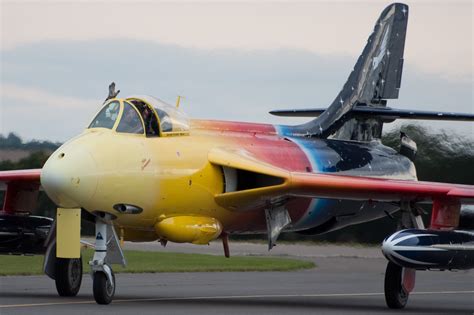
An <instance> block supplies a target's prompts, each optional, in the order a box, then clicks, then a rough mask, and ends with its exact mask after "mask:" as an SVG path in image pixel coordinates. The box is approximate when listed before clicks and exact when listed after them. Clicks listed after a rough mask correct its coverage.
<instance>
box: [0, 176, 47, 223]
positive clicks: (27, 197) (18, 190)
mask: <svg viewBox="0 0 474 315" xmlns="http://www.w3.org/2000/svg"><path fill="white" fill-rule="evenodd" d="M40 176H41V169H30V170H17V171H1V172H0V191H2V190H4V191H5V199H4V203H3V209H2V210H3V211H4V212H5V213H8V214H12V213H15V212H30V213H31V212H33V210H34V209H35V206H36V200H37V197H38V191H39V188H40Z"/></svg>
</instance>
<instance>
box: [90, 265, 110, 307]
mask: <svg viewBox="0 0 474 315" xmlns="http://www.w3.org/2000/svg"><path fill="white" fill-rule="evenodd" d="M105 266H106V267H108V266H107V265H105ZM93 291H94V299H95V301H96V302H97V304H110V302H112V299H113V298H114V294H115V275H114V273H113V271H112V269H110V275H108V274H107V273H105V272H103V271H96V272H94V275H93Z"/></svg>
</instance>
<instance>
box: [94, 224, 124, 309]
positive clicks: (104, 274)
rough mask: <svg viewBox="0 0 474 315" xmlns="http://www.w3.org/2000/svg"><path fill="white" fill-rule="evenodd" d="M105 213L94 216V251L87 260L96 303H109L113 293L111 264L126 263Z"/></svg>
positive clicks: (113, 280) (113, 277)
mask: <svg viewBox="0 0 474 315" xmlns="http://www.w3.org/2000/svg"><path fill="white" fill-rule="evenodd" d="M109 219H110V218H108V217H107V215H105V216H102V217H99V216H97V217H96V223H95V231H96V232H95V235H96V237H95V253H94V257H93V258H92V260H91V261H90V262H89V265H90V266H91V274H92V279H93V293H94V299H95V301H96V302H97V303H98V304H110V303H111V302H112V300H113V298H114V294H115V287H116V284H115V275H114V273H113V270H112V267H111V265H112V264H121V265H123V266H125V265H126V262H125V257H124V255H123V252H122V249H121V248H120V245H119V240H118V237H117V234H116V233H115V230H114V227H113V225H112V224H111V223H110V221H109Z"/></svg>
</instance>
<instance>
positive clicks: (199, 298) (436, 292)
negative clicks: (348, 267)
mask: <svg viewBox="0 0 474 315" xmlns="http://www.w3.org/2000/svg"><path fill="white" fill-rule="evenodd" d="M443 294H474V291H426V292H412V293H410V295H443ZM383 295H384V293H379V292H375V293H370V292H369V293H327V294H325V293H323V294H262V295H222V296H190V297H175V298H143V299H116V300H114V301H113V303H114V304H115V303H136V302H160V301H164V302H169V301H193V300H225V299H229V300H232V299H262V298H299V297H311V298H320V297H327V298H331V297H366V296H383ZM76 304H95V301H94V300H88V301H64V302H49V303H31V304H7V305H0V309H1V308H3V309H5V308H21V307H36V306H55V305H76Z"/></svg>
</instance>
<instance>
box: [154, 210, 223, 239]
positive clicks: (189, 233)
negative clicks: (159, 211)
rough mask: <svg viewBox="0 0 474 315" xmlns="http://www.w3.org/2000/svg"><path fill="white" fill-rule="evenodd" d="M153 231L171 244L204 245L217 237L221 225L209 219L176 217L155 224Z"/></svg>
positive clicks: (220, 230)
mask: <svg viewBox="0 0 474 315" xmlns="http://www.w3.org/2000/svg"><path fill="white" fill-rule="evenodd" d="M155 231H156V234H158V236H159V237H161V238H163V239H166V240H168V241H171V242H175V243H192V244H199V245H204V244H208V243H209V242H210V241H212V240H214V239H216V238H217V237H219V235H220V234H221V232H222V225H221V223H220V222H219V221H217V220H216V219H214V218H210V217H194V216H177V217H171V218H167V219H164V220H162V221H160V222H158V223H157V224H155Z"/></svg>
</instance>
